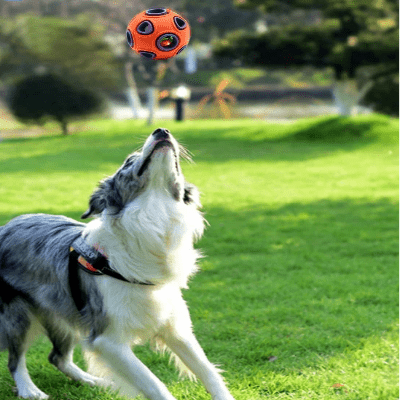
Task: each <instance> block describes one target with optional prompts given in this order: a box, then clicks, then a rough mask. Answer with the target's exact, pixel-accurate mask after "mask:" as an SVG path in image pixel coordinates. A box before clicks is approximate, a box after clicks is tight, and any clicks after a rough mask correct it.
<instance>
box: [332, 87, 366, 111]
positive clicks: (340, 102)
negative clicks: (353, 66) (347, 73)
mask: <svg viewBox="0 0 400 400" xmlns="http://www.w3.org/2000/svg"><path fill="white" fill-rule="evenodd" d="M372 85H373V82H368V83H367V84H365V85H364V86H363V87H362V89H361V90H359V89H358V87H357V82H356V80H355V79H343V80H337V81H336V83H335V86H334V88H333V96H334V98H335V103H336V106H337V107H338V110H339V114H340V115H341V116H344V117H349V116H352V115H356V114H357V113H358V104H359V102H360V101H361V100H362V98H363V97H364V96H365V95H366V94H367V92H368V91H369V90H370V89H371V87H372Z"/></svg>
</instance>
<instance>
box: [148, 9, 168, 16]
mask: <svg viewBox="0 0 400 400" xmlns="http://www.w3.org/2000/svg"><path fill="white" fill-rule="evenodd" d="M166 13H167V10H166V9H165V8H149V9H148V10H147V11H146V15H165V14H166Z"/></svg>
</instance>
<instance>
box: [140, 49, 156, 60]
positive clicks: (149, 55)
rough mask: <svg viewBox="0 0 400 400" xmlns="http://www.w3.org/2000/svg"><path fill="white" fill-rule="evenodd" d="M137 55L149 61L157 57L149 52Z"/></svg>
mask: <svg viewBox="0 0 400 400" xmlns="http://www.w3.org/2000/svg"><path fill="white" fill-rule="evenodd" d="M139 54H140V55H141V56H142V57H144V58H149V59H151V60H153V59H155V58H156V57H157V55H156V54H155V53H152V52H151V51H139Z"/></svg>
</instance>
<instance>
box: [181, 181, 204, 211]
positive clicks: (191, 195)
mask: <svg viewBox="0 0 400 400" xmlns="http://www.w3.org/2000/svg"><path fill="white" fill-rule="evenodd" d="M183 201H184V203H185V204H188V205H189V204H195V205H196V207H198V208H201V203H200V193H199V191H198V189H197V187H196V186H194V185H192V184H191V183H189V182H185V187H184V194H183Z"/></svg>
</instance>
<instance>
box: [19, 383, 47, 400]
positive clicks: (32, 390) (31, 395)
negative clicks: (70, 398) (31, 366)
mask: <svg viewBox="0 0 400 400" xmlns="http://www.w3.org/2000/svg"><path fill="white" fill-rule="evenodd" d="M15 392H16V394H17V396H18V397H20V398H22V399H35V400H36V399H39V400H45V399H48V398H49V396H48V395H47V394H46V393H44V392H42V391H41V390H40V389H39V388H37V387H36V386H35V387H25V388H21V389H17V388H15Z"/></svg>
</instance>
